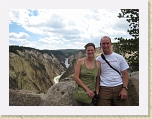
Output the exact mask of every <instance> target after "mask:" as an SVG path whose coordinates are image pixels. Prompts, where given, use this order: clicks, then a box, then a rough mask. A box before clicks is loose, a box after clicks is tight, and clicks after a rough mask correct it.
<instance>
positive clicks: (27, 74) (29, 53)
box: [9, 48, 65, 93]
mask: <svg viewBox="0 0 152 119" xmlns="http://www.w3.org/2000/svg"><path fill="white" fill-rule="evenodd" d="M64 70H65V67H64V66H63V65H62V64H61V61H59V60H58V59H57V58H56V57H55V56H54V55H53V54H51V53H45V52H43V53H41V52H40V51H38V50H35V49H26V48H24V49H23V50H13V51H10V52H9V88H10V89H15V90H16V89H18V90H29V91H32V92H35V93H46V92H47V90H48V89H49V88H50V87H51V86H52V85H53V83H54V77H55V76H57V75H60V74H61V72H63V71H64Z"/></svg>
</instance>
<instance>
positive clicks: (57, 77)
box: [54, 58, 70, 84]
mask: <svg viewBox="0 0 152 119" xmlns="http://www.w3.org/2000/svg"><path fill="white" fill-rule="evenodd" d="M68 60H69V58H66V60H65V63H64V64H65V66H66V68H68V67H69V65H70V64H68ZM64 72H65V71H64ZM64 72H62V73H61V75H58V76H56V77H54V84H57V83H58V82H59V78H60V77H61V76H62V74H64Z"/></svg>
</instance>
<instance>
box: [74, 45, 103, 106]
mask: <svg viewBox="0 0 152 119" xmlns="http://www.w3.org/2000/svg"><path fill="white" fill-rule="evenodd" d="M95 51H96V50H95V45H94V44H93V43H88V44H86V45H85V53H86V57H84V58H81V59H78V61H77V64H76V66H75V73H74V79H75V81H76V83H77V84H78V87H81V88H83V89H84V91H85V93H86V94H87V95H88V96H89V97H90V98H91V99H93V98H94V97H98V93H99V81H100V79H99V78H100V71H101V69H100V66H101V64H100V62H99V61H97V60H95V56H94V53H95ZM74 105H75V106H94V105H95V104H94V103H93V102H91V103H90V104H86V103H84V102H80V101H78V100H77V99H76V98H75V97H74Z"/></svg>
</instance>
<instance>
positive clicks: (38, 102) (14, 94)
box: [9, 72, 139, 106]
mask: <svg viewBox="0 0 152 119" xmlns="http://www.w3.org/2000/svg"><path fill="white" fill-rule="evenodd" d="M138 75H139V72H136V73H133V74H132V76H131V77H130V81H129V86H128V95H129V102H130V106H139V78H138ZM137 78H138V79H137ZM75 88H76V83H75V81H74V80H73V79H72V78H69V79H68V78H65V79H64V80H63V79H62V80H61V82H59V83H57V84H55V85H53V86H52V87H50V88H49V90H48V91H47V93H46V94H43V93H41V94H36V93H33V92H30V91H23V90H20V91H19V90H10V92H9V94H10V97H9V104H10V106H15V105H16V106H19V105H20V106H28V105H31V106H72V105H73V93H74V91H75Z"/></svg>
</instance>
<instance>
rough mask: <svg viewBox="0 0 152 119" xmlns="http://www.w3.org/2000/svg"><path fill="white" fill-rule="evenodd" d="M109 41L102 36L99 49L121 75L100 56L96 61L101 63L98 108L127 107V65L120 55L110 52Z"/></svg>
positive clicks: (110, 44)
mask: <svg viewBox="0 0 152 119" xmlns="http://www.w3.org/2000/svg"><path fill="white" fill-rule="evenodd" d="M111 46H112V43H111V39H110V38H109V37H108V36H104V37H102V38H101V40H100V47H101V48H102V51H103V54H104V56H105V58H106V59H107V61H108V62H109V63H110V64H111V66H112V67H114V68H115V69H117V70H118V71H119V72H121V74H119V73H118V72H117V71H115V70H114V69H112V68H111V67H110V66H109V65H108V64H107V63H106V61H105V60H103V58H102V57H101V56H98V57H97V58H96V60H99V61H100V62H101V75H100V88H99V95H100V99H99V101H98V105H99V106H111V105H113V106H129V102H128V92H127V91H128V88H127V86H128V83H129V78H128V72H127V69H128V68H129V65H128V63H127V62H126V60H125V58H124V57H123V56H122V55H119V54H117V53H115V52H113V51H112V48H111Z"/></svg>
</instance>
